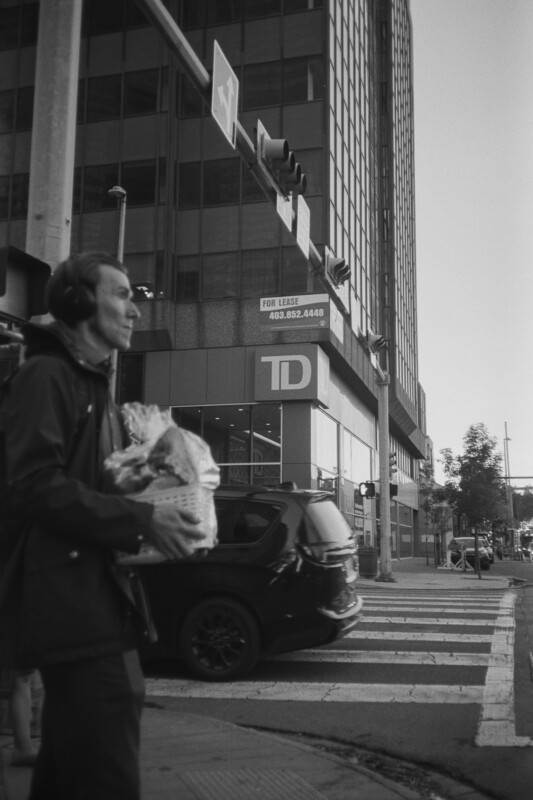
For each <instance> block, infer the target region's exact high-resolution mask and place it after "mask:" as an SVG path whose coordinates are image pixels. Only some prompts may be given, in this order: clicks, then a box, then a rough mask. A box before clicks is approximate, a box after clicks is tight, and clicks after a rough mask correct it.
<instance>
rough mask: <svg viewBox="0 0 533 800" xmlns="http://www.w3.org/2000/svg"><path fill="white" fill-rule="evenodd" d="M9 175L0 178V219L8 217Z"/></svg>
mask: <svg viewBox="0 0 533 800" xmlns="http://www.w3.org/2000/svg"><path fill="white" fill-rule="evenodd" d="M9 184H10V180H9V175H3V176H2V177H1V178H0V219H7V218H8V217H9Z"/></svg>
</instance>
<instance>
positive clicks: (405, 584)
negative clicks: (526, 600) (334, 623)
mask: <svg viewBox="0 0 533 800" xmlns="http://www.w3.org/2000/svg"><path fill="white" fill-rule="evenodd" d="M378 572H379V570H378ZM392 577H393V578H394V581H393V582H388V581H377V580H376V578H375V577H372V578H365V577H363V576H361V575H360V576H359V579H358V582H357V586H358V591H359V593H360V594H364V593H365V592H366V591H368V590H369V589H375V590H378V591H394V590H395V589H437V590H441V589H446V590H452V591H459V590H461V591H468V590H472V591H485V592H486V591H488V590H490V589H499V590H502V589H508V588H509V585H510V580H509V578H508V577H505V576H503V575H494V574H493V572H492V570H488V571H487V572H483V571H482V572H481V580H480V579H479V577H478V575H477V573H476V572H474V571H473V570H469V571H466V572H463V570H456V569H448V568H446V567H435V564H434V563H432V556H431V557H430V563H429V564H428V563H427V560H426V558H425V557H417V558H404V559H401V560H397V559H394V558H393V559H392Z"/></svg>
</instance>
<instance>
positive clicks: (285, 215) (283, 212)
mask: <svg viewBox="0 0 533 800" xmlns="http://www.w3.org/2000/svg"><path fill="white" fill-rule="evenodd" d="M276 210H277V212H278V216H279V217H281V219H282V220H283V222H284V224H285V227H286V228H287V229H288V230H289V231H291V233H292V195H289V196H288V197H283V196H282V195H280V194H278V195H277V197H276Z"/></svg>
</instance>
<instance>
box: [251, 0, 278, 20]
mask: <svg viewBox="0 0 533 800" xmlns="http://www.w3.org/2000/svg"><path fill="white" fill-rule="evenodd" d="M274 14H281V0H246V18H247V19H257V18H258V17H271V16H273V15H274Z"/></svg>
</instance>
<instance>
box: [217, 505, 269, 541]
mask: <svg viewBox="0 0 533 800" xmlns="http://www.w3.org/2000/svg"><path fill="white" fill-rule="evenodd" d="M215 508H216V513H217V522H218V541H219V543H220V544H253V543H254V542H257V541H259V539H261V538H262V536H263V535H264V534H265V532H266V531H267V530H268V528H269V527H270V526H271V524H272V522H273V521H274V520H275V519H276V517H277V516H278V514H279V512H280V509H281V507H280V506H277V505H272V504H267V503H258V502H254V501H253V500H241V501H237V502H236V501H235V500H221V499H217V500H215Z"/></svg>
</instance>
